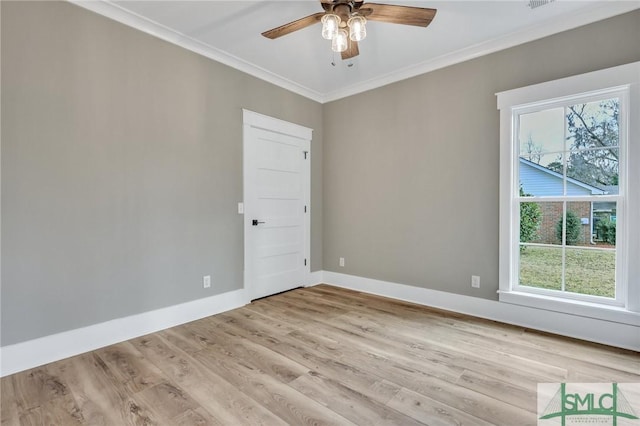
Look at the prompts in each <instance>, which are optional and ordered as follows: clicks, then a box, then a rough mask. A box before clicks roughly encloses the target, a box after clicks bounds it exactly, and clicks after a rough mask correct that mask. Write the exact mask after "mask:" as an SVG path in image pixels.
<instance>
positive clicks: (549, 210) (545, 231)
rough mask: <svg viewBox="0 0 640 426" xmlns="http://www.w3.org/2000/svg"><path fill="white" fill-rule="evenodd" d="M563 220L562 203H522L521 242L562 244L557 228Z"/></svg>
mask: <svg viewBox="0 0 640 426" xmlns="http://www.w3.org/2000/svg"><path fill="white" fill-rule="evenodd" d="M561 218H562V203H561V202H553V203H532V202H521V203H520V242H521V243H539V244H560V243H561V241H560V240H559V239H558V235H561V234H558V233H557V229H556V228H557V226H558V222H559V221H560V220H561Z"/></svg>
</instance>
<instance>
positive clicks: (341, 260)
mask: <svg viewBox="0 0 640 426" xmlns="http://www.w3.org/2000/svg"><path fill="white" fill-rule="evenodd" d="M340 266H342V267H343V268H344V257H341V258H340Z"/></svg>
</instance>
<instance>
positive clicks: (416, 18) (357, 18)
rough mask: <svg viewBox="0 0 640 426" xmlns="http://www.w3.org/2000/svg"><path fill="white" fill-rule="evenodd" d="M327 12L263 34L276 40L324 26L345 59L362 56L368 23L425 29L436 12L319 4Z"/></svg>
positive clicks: (335, 1) (331, 0)
mask: <svg viewBox="0 0 640 426" xmlns="http://www.w3.org/2000/svg"><path fill="white" fill-rule="evenodd" d="M320 3H321V5H322V8H323V9H324V12H318V13H314V14H313V15H309V16H306V17H304V18H301V19H298V20H296V21H292V22H289V23H288V24H284V25H281V26H279V27H276V28H273V29H271V30H269V31H265V32H263V33H262V35H263V36H265V37H267V38H270V39H276V38H278V37H282V36H284V35H287V34H290V33H292V32H294V31H298V30H301V29H303V28H306V27H308V26H310V25H313V24H317V23H318V22H322V37H324V38H325V39H327V40H331V48H332V49H333V51H334V52H339V53H340V54H341V56H342V59H349V58H353V57H354V56H358V54H359V53H360V52H359V50H358V42H359V41H361V40H363V39H364V38H365V37H366V35H367V32H366V28H365V24H366V22H367V20H370V21H381V22H389V23H392V24H403V25H413V26H418V27H426V26H427V25H429V24H430V23H431V21H432V20H433V18H434V17H435V15H436V9H429V8H425V7H413V6H398V5H391V4H378V3H365V2H364V1H354V0H320Z"/></svg>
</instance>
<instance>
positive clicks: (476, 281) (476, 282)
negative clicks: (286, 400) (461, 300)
mask: <svg viewBox="0 0 640 426" xmlns="http://www.w3.org/2000/svg"><path fill="white" fill-rule="evenodd" d="M471 287H473V288H480V277H479V276H478V275H471Z"/></svg>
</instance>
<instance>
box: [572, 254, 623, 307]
mask: <svg viewBox="0 0 640 426" xmlns="http://www.w3.org/2000/svg"><path fill="white" fill-rule="evenodd" d="M565 290H566V291H569V292H572V293H579V294H588V295H592V296H603V297H611V298H615V295H616V291H615V290H616V252H615V250H612V249H587V248H567V249H566V252H565Z"/></svg>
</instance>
